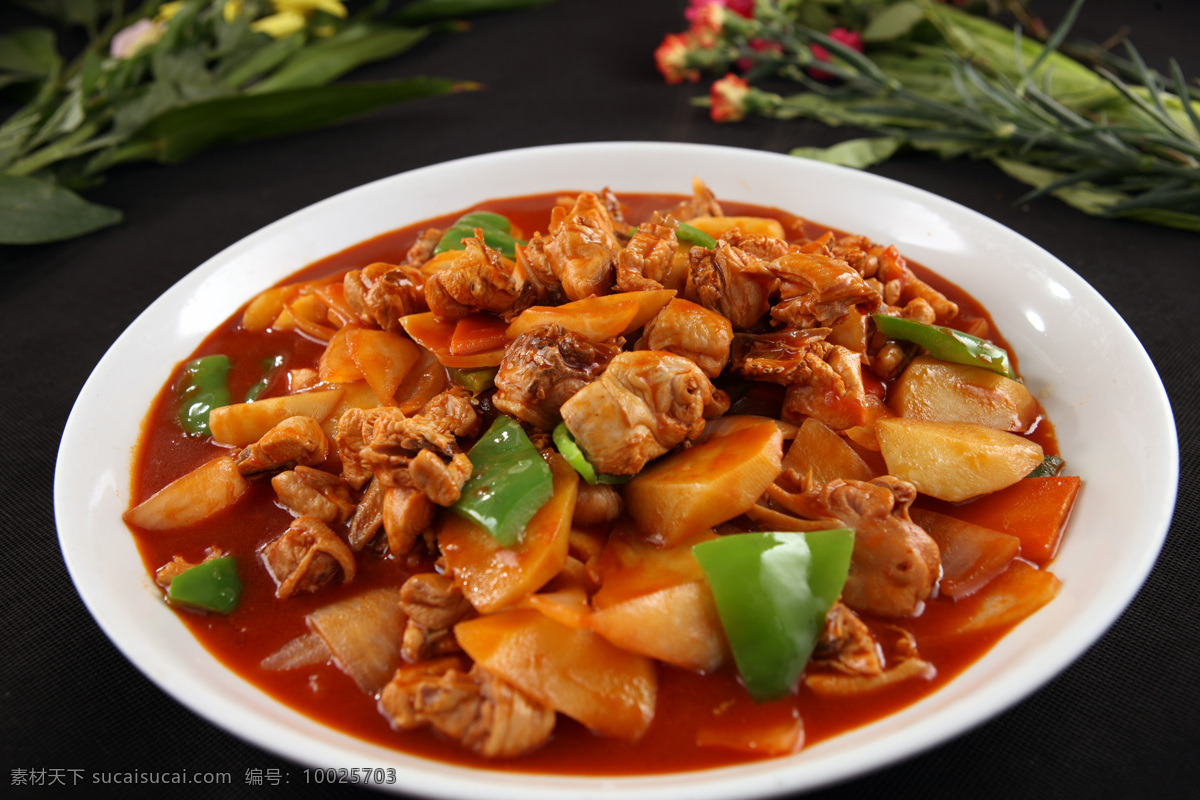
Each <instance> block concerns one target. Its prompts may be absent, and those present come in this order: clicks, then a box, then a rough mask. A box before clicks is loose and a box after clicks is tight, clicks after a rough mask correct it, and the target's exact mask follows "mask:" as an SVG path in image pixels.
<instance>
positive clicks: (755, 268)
mask: <svg viewBox="0 0 1200 800" xmlns="http://www.w3.org/2000/svg"><path fill="white" fill-rule="evenodd" d="M985 300H986V298H985ZM1062 468H1063V460H1062V458H1061V457H1060V456H1059V453H1058V452H1057V445H1056V443H1055V439H1054V435H1053V429H1052V427H1051V426H1050V423H1049V421H1048V420H1046V419H1045V418H1044V415H1043V411H1042V408H1041V406H1040V405H1039V403H1038V401H1037V399H1036V398H1035V397H1034V396H1033V395H1032V394H1030V392H1029V391H1028V390H1027V389H1026V388H1025V386H1024V384H1023V383H1022V382H1021V380H1020V373H1019V370H1018V368H1017V361H1016V359H1015V356H1014V354H1012V353H1011V352H1009V349H1008V347H1007V345H1006V343H1005V342H1004V340H1003V339H1002V338H1001V337H1000V336H999V334H998V332H997V331H995V330H994V328H993V325H992V323H991V320H990V317H989V316H988V314H987V312H986V310H985V309H984V308H983V307H982V306H981V305H980V304H979V303H978V302H976V301H975V300H974V299H973V298H971V297H969V296H968V295H967V294H966V293H964V292H963V291H961V290H960V289H959V288H958V287H955V286H953V285H950V284H949V283H947V282H946V281H944V280H941V279H939V278H938V277H937V276H936V275H934V274H932V273H930V272H929V271H928V270H925V269H923V268H921V267H920V266H918V265H916V264H912V263H910V262H907V261H906V260H905V259H904V257H903V256H902V255H901V254H900V253H899V252H897V250H896V248H894V247H891V246H887V245H881V244H877V243H874V242H871V241H869V240H867V239H866V238H864V237H861V236H855V235H850V234H846V233H843V232H839V231H831V230H828V229H825V228H823V227H821V226H819V225H817V224H814V223H811V222H808V221H806V220H801V219H798V218H796V217H794V216H792V215H790V214H788V213H785V212H782V211H780V210H777V209H768V208H761V207H756V206H750V205H746V204H740V203H730V202H722V201H720V200H719V199H718V198H716V197H715V196H714V195H713V194H712V193H711V192H710V191H709V190H708V188H707V187H706V186H704V184H702V183H700V182H699V181H697V182H696V184H695V186H694V187H693V194H692V195H691V196H688V197H684V196H672V195H620V196H618V195H616V194H614V193H613V192H611V191H609V190H604V191H599V192H589V191H584V192H564V193H562V194H555V195H540V196H531V197H520V198H506V199H500V200H490V201H487V202H482V203H480V204H479V205H478V206H477V207H475V208H472V209H467V210H464V211H463V212H460V213H456V214H452V215H448V216H445V217H441V218H437V219H431V220H427V221H425V222H422V223H420V224H417V225H413V226H410V227H407V228H403V229H400V230H397V231H394V232H392V233H389V234H386V235H384V236H381V237H378V238H376V239H373V240H370V241H368V242H364V243H362V244H360V245H358V246H356V247H353V248H350V249H348V250H346V251H344V252H341V253H338V254H336V255H334V256H331V257H329V258H326V259H323V260H322V261H319V262H317V263H315V264H313V265H310V266H308V267H307V268H305V269H304V270H303V271H301V272H299V273H297V275H295V276H294V277H293V278H292V279H290V280H289V281H287V282H285V283H283V284H280V285H278V286H276V287H273V288H271V289H268V290H267V291H265V292H263V293H261V294H260V295H258V296H257V297H254V298H251V299H250V300H249V302H248V303H247V305H246V306H244V307H243V309H242V310H241V311H240V312H239V313H238V314H237V315H235V317H233V318H231V319H230V320H228V321H227V322H226V323H225V324H224V325H222V326H221V327H220V328H218V329H217V330H216V331H214V332H213V333H212V334H211V335H210V336H209V337H208V338H207V339H206V340H205V342H204V343H203V344H202V345H201V346H200V347H199V348H198V349H197V351H196V352H195V353H193V354H191V356H190V357H189V358H188V359H187V360H186V361H184V362H183V363H181V364H180V365H178V366H177V367H176V369H175V371H174V374H173V375H172V377H171V380H170V381H169V383H168V384H167V385H166V386H165V387H164V388H163V390H162V392H161V393H160V395H159V397H158V398H157V400H156V402H155V404H154V405H153V407H152V408H151V409H150V411H149V414H148V417H147V422H146V425H145V428H144V434H143V437H142V440H141V442H140V443H139V448H138V456H137V460H136V464H135V469H134V476H133V484H134V491H133V497H134V500H135V503H134V505H133V507H132V508H131V509H130V510H129V511H128V512H127V514H126V522H127V523H128V525H129V527H130V529H131V530H132V532H133V534H134V536H135V537H136V539H137V542H138V545H139V548H140V550H141V553H142V557H143V560H144V561H145V563H146V566H147V568H148V570H149V571H150V572H151V573H152V574H153V575H154V577H155V581H156V583H157V584H158V585H159V586H160V587H162V590H163V594H164V598H165V600H166V602H168V603H170V604H171V605H172V606H173V607H175V608H177V609H178V612H179V617H180V619H181V620H182V621H183V622H184V623H185V624H187V625H188V626H189V628H190V629H191V630H192V632H193V633H194V634H195V636H196V637H197V638H198V639H199V640H200V641H201V642H202V643H203V644H204V646H205V647H206V648H207V649H208V650H209V651H210V652H212V653H213V654H214V656H215V657H216V658H217V659H219V660H220V661H221V662H222V663H224V664H225V665H227V666H228V667H229V669H230V670H231V671H232V672H234V673H236V674H238V675H240V676H242V677H243V678H244V679H246V680H248V681H250V682H251V683H253V684H255V685H256V686H258V687H260V688H261V689H262V690H263V691H265V692H266V693H268V694H270V695H271V696H273V697H275V698H277V699H278V700H279V701H281V702H283V703H285V704H287V705H288V706H290V707H293V708H295V709H297V710H299V711H301V712H303V713H305V714H307V715H309V716H311V717H313V718H315V719H317V720H320V721H321V722H323V723H325V724H327V725H329V726H331V727H334V728H336V729H339V730H342V731H345V732H347V733H350V734H352V735H355V736H358V737H361V738H363V739H366V740H369V741H372V742H376V743H378V744H381V745H384V746H386V747H391V748H395V749H397V750H401V751H404V752H407V753H412V754H416V755H421V756H425V757H429V758H434V759H438V760H443V761H448V762H454V763H462V764H470V765H475V766H486V767H488V768H492V769H503V770H517V771H529V772H547V773H562V774H642V773H661V772H672V771H681V770H694V769H701V768H708V767H713V766H718V765H722V764H731V763H738V762H742V761H748V760H754V759H761V758H768V757H777V756H783V755H787V754H791V753H795V752H797V751H799V750H801V749H803V748H804V747H805V746H807V745H811V744H812V743H814V742H817V741H820V740H822V739H826V738H828V737H831V736H835V735H837V734H839V733H842V732H844V731H846V730H849V729H852V728H854V727H857V726H860V725H863V724H866V723H868V722H871V721H873V720H876V719H879V718H881V717H884V716H886V715H888V714H891V713H893V712H895V711H896V710H898V709H900V708H903V707H905V706H907V705H909V704H911V703H913V702H915V701H916V700H918V699H920V698H921V697H924V696H926V695H928V694H930V693H931V692H934V691H936V690H937V689H938V688H939V687H940V686H943V685H944V684H945V683H946V682H947V681H949V680H950V679H952V678H953V676H954V675H956V674H957V673H959V672H961V671H962V670H963V669H965V668H966V667H967V666H968V665H969V664H970V663H972V662H973V661H974V660H976V659H977V658H979V657H980V656H981V655H982V654H983V653H984V652H986V651H987V650H988V649H989V648H990V647H991V646H992V645H993V644H994V643H995V642H996V641H998V640H999V638H1000V637H1002V636H1003V635H1004V634H1005V633H1006V632H1007V631H1008V630H1010V629H1011V628H1012V626H1013V625H1015V624H1016V623H1018V622H1020V620H1021V619H1023V618H1025V617H1026V616H1028V615H1029V614H1031V613H1034V612H1035V611H1036V610H1037V609H1038V608H1040V607H1041V606H1042V605H1044V604H1045V603H1047V602H1049V601H1051V600H1052V599H1053V598H1054V596H1055V594H1056V593H1057V591H1058V587H1059V582H1058V579H1057V578H1055V576H1054V575H1053V574H1052V573H1051V572H1050V571H1048V569H1047V567H1048V565H1049V564H1050V562H1051V561H1052V559H1053V557H1054V555H1055V552H1056V550H1057V547H1058V542H1059V540H1060V537H1061V536H1062V533H1063V530H1064V528H1065V526H1066V521H1067V517H1068V515H1069V513H1070V509H1071V505H1072V503H1073V501H1074V498H1075V495H1076V493H1077V491H1078V488H1079V479H1078V478H1075V477H1071V476H1067V475H1064V474H1062Z"/></svg>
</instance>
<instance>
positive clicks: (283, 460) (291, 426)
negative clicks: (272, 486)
mask: <svg viewBox="0 0 1200 800" xmlns="http://www.w3.org/2000/svg"><path fill="white" fill-rule="evenodd" d="M328 453H329V439H327V438H326V436H325V431H323V430H321V425H320V423H318V422H317V421H316V420H315V419H313V418H312V417H288V418H287V419H285V420H283V421H282V422H280V423H279V424H278V425H276V426H275V427H274V428H271V430H269V431H267V432H266V433H265V434H263V437H262V438H261V439H259V440H258V441H257V442H255V443H254V444H252V445H250V446H249V447H246V448H243V449H242V451H241V452H240V453H238V454H237V456H235V458H234V461H235V462H236V463H237V468H238V472H240V473H242V474H243V475H258V474H261V473H263V472H272V471H274V470H283V469H291V468H292V467H295V466H296V465H297V464H299V465H303V466H312V465H314V464H320V463H321V462H322V461H324V460H325V456H326V455H328Z"/></svg>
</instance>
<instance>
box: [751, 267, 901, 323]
mask: <svg viewBox="0 0 1200 800" xmlns="http://www.w3.org/2000/svg"><path fill="white" fill-rule="evenodd" d="M770 269H771V272H772V274H774V275H775V277H777V278H779V281H780V285H779V302H778V303H776V304H775V306H774V307H773V308H772V309H771V319H772V320H774V321H775V322H777V323H779V324H781V325H785V326H787V327H789V328H819V327H830V326H832V325H834V324H835V323H837V322H838V321H839V320H841V319H842V318H843V317H845V316H846V315H847V314H848V313H850V310H851V309H853V308H858V309H859V310H861V311H863V312H866V313H870V312H873V311H876V310H877V309H878V308H879V305H880V297H879V293H878V292H877V291H875V290H874V289H872V288H871V287H870V286H869V285H868V284H867V282H866V281H865V280H863V278H862V276H861V275H859V274H858V273H857V272H856V271H855V270H854V269H853V268H852V267H851V266H850V265H849V264H847V263H846V262H845V261H843V260H842V259H840V258H833V257H830V256H825V255H820V254H818V253H805V252H792V253H789V254H787V255H786V256H783V257H782V258H777V259H775V260H774V261H772V262H771V266H770Z"/></svg>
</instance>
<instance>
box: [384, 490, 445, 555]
mask: <svg viewBox="0 0 1200 800" xmlns="http://www.w3.org/2000/svg"><path fill="white" fill-rule="evenodd" d="M382 512H383V531H384V533H385V534H386V535H387V543H388V552H390V553H391V554H392V555H394V556H404V555H408V553H409V552H410V551H411V550H412V549H413V547H414V546H415V545H416V543H417V539H418V538H420V536H421V534H422V533H424V532H425V529H426V528H428V527H429V526H430V525H432V524H433V518H434V515H435V514H436V513H437V506H435V505H434V504H433V501H432V500H430V499H429V498H428V497H426V496H425V494H424V493H423V492H421V491H420V490H418V489H415V488H411V487H407V486H392V487H388V488H386V489H384V492H383V507H382Z"/></svg>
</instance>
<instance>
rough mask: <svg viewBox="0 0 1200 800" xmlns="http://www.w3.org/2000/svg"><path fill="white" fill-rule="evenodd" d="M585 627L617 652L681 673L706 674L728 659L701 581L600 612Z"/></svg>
mask: <svg viewBox="0 0 1200 800" xmlns="http://www.w3.org/2000/svg"><path fill="white" fill-rule="evenodd" d="M590 626H591V629H592V630H594V631H595V632H596V633H598V634H600V635H601V636H603V637H604V638H605V639H607V640H608V641H610V642H612V643H613V644H615V645H616V646H617V647H620V648H621V649H622V650H628V651H629V652H631V653H639V654H641V655H644V656H647V657H649V658H656V659H658V660H659V661H663V662H665V663H667V664H674V665H675V666H677V667H682V668H683V669H690V670H695V671H697V672H711V671H713V670H715V669H716V668H717V667H719V666H721V665H722V664H723V663H725V661H726V659H727V658H728V656H729V644H728V643H727V642H726V640H725V631H724V628H722V627H721V618H720V617H719V616H718V615H717V606H716V603H715V602H714V601H713V597H712V590H711V589H709V588H708V584H707V583H706V582H704V581H693V582H691V583H681V584H678V585H676V586H671V587H668V588H666V589H660V590H659V591H657V592H651V593H650V594H644V595H641V596H639V597H635V598H632V599H630V600H625V601H623V602H620V603H616V604H614V605H610V606H608V607H606V608H602V609H600V610H599V611H595V612H593V613H592V615H591V617H590Z"/></svg>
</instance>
